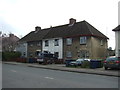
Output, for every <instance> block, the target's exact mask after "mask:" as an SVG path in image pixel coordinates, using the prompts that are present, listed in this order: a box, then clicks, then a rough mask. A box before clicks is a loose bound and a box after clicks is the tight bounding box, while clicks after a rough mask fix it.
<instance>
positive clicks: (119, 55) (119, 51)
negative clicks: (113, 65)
mask: <svg viewBox="0 0 120 90" xmlns="http://www.w3.org/2000/svg"><path fill="white" fill-rule="evenodd" d="M118 57H120V49H119V50H118Z"/></svg>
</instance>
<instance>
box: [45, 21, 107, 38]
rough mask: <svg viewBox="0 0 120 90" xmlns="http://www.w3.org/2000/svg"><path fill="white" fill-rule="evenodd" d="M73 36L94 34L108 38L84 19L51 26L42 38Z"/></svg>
mask: <svg viewBox="0 0 120 90" xmlns="http://www.w3.org/2000/svg"><path fill="white" fill-rule="evenodd" d="M73 36H96V37H101V38H106V39H108V37H106V36H105V35H104V34H102V33H101V32H100V31H98V30H97V29H95V28H94V27H93V26H92V25H90V24H89V23H88V22H86V21H82V22H77V23H75V24H74V25H73V26H69V24H66V25H62V26H56V27H52V28H51V30H50V31H49V32H48V34H46V36H45V37H44V39H47V38H55V37H63V38H65V37H73Z"/></svg>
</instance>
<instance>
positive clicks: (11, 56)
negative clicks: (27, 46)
mask: <svg viewBox="0 0 120 90" xmlns="http://www.w3.org/2000/svg"><path fill="white" fill-rule="evenodd" d="M20 56H21V53H20V52H3V53H2V60H4V61H9V60H11V59H15V58H18V57H20Z"/></svg>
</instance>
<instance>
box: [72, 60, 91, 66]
mask: <svg viewBox="0 0 120 90" xmlns="http://www.w3.org/2000/svg"><path fill="white" fill-rule="evenodd" d="M83 61H90V59H77V60H76V61H72V62H70V65H71V66H81V64H82V62H83Z"/></svg>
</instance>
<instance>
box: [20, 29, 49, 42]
mask: <svg viewBox="0 0 120 90" xmlns="http://www.w3.org/2000/svg"><path fill="white" fill-rule="evenodd" d="M48 32H49V29H43V30H39V31H31V32H30V33H29V34H27V35H26V36H24V37H23V38H21V39H20V40H19V41H20V42H29V41H39V40H42V39H43V37H44V36H45V35H46V34H47V33H48Z"/></svg>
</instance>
